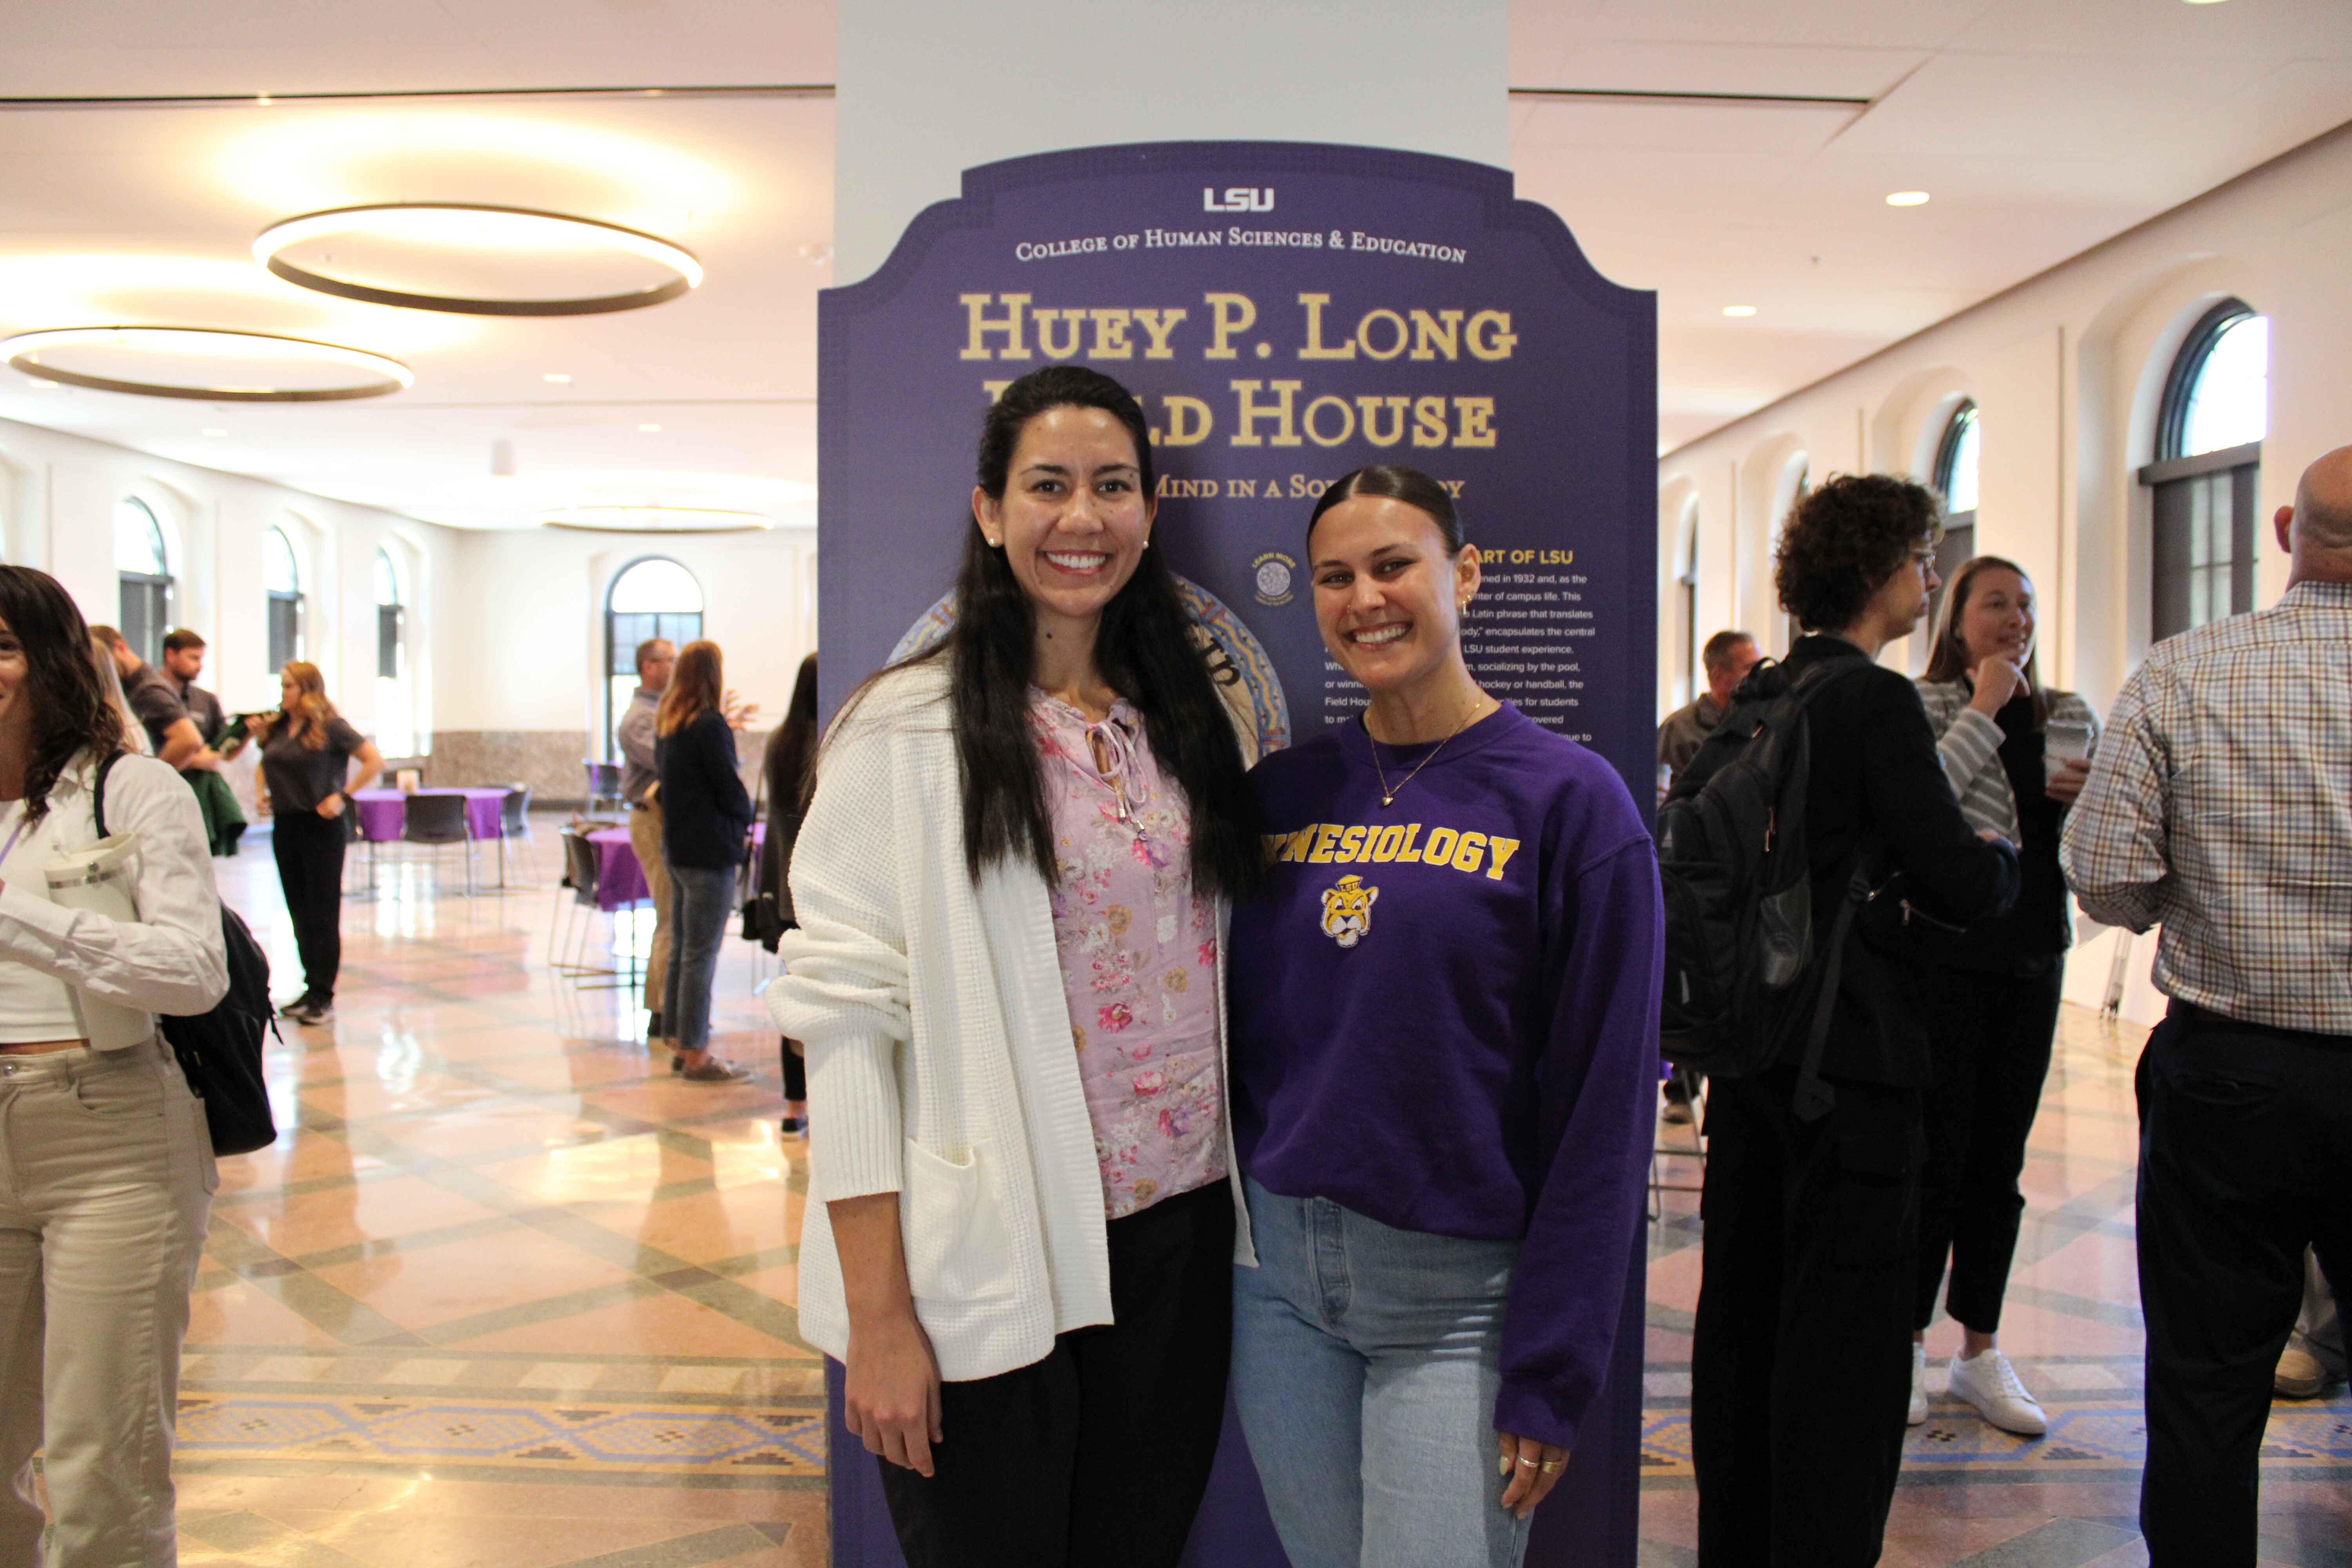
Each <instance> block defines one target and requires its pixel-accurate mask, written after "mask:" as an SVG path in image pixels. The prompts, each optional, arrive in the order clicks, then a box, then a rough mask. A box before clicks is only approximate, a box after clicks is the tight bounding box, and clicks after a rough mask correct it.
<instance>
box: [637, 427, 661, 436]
mask: <svg viewBox="0 0 2352 1568" xmlns="http://www.w3.org/2000/svg"><path fill="white" fill-rule="evenodd" d="M660 428H661V426H658V425H640V426H637V430H638V432H639V433H640V434H641V435H646V436H651V435H653V434H654V433H655V432H656V431H658V430H659V429H660Z"/></svg>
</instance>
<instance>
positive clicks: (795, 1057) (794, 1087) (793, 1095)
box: [776, 1035, 808, 1100]
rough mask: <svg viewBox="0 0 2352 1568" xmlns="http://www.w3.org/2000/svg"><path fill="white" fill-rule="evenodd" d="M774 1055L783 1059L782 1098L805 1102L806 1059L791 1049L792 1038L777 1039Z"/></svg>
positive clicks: (806, 1093) (787, 1036) (784, 1036)
mask: <svg viewBox="0 0 2352 1568" xmlns="http://www.w3.org/2000/svg"><path fill="white" fill-rule="evenodd" d="M776 1054H777V1055H778V1056H779V1057H782V1058H783V1068H784V1098H785V1099H786V1100H806V1099H807V1098H808V1059H807V1058H804V1057H803V1056H802V1055H801V1054H800V1052H798V1051H796V1050H794V1049H793V1041H792V1037H791V1036H789V1035H780V1036H778V1037H777V1038H776Z"/></svg>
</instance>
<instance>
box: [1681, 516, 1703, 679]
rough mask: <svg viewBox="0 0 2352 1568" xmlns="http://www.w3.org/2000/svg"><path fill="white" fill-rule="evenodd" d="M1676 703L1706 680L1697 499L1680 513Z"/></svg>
mask: <svg viewBox="0 0 2352 1568" xmlns="http://www.w3.org/2000/svg"><path fill="white" fill-rule="evenodd" d="M1702 640H1703V639H1702V638H1701V637H1699V635H1698V503H1697V502H1696V501H1693V502H1692V503H1691V504H1690V506H1689V507H1688V508H1686V509H1685V511H1684V513H1683V538H1682V570H1681V571H1680V572H1678V573H1676V574H1675V706H1677V707H1680V706H1681V705H1682V704H1684V703H1685V702H1688V701H1690V700H1693V699H1694V698H1696V696H1697V695H1698V692H1699V688H1700V687H1701V686H1703V685H1704V684H1705V681H1704V679H1703V678H1702V677H1701V676H1700V674H1699V668H1700V665H1701V662H1702V660H1701V658H1700V650H1699V644H1700V642H1701V641H1702Z"/></svg>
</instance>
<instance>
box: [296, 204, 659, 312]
mask: <svg viewBox="0 0 2352 1568" xmlns="http://www.w3.org/2000/svg"><path fill="white" fill-rule="evenodd" d="M389 212H432V213H450V212H463V213H496V214H499V215H502V216H508V217H524V218H536V219H539V220H541V222H546V223H560V224H565V225H569V226H573V227H577V228H585V229H593V230H596V231H598V232H599V233H602V234H604V235H609V236H615V237H623V238H625V239H626V240H628V241H629V242H631V243H629V244H628V245H626V246H625V248H626V249H629V250H632V251H634V252H635V253H636V254H637V255H639V256H643V257H645V258H646V259H648V260H651V261H655V262H657V263H659V264H660V265H662V266H666V267H667V268H670V269H671V271H672V272H673V273H675V274H676V276H674V277H672V278H671V279H669V280H668V281H667V282H664V283H659V284H656V285H655V286H653V287H651V288H648V289H629V290H626V291H625V292H623V293H619V294H592V295H584V296H581V297H579V298H576V299H568V300H495V299H476V298H471V297H468V296H465V295H459V294H417V293H412V292H409V291H407V290H405V289H379V288H376V287H374V286H373V285H372V284H366V283H356V282H353V281H352V280H351V279H344V278H331V277H329V276H328V275H326V274H325V273H322V272H312V271H310V269H308V268H302V267H297V266H296V265H295V264H294V263H292V262H290V261H289V260H287V259H286V258H285V257H284V256H283V255H282V254H281V252H283V251H284V250H285V249H286V248H287V247H289V246H290V245H292V244H294V243H296V242H297V241H298V240H301V239H306V238H308V237H310V235H311V234H312V233H317V232H330V231H332V230H333V229H334V228H335V226H336V225H335V224H334V223H333V222H332V221H331V220H337V219H348V218H350V217H352V216H354V215H356V214H362V213H389ZM289 231H290V232H289ZM273 237H275V238H273ZM253 258H254V259H255V260H256V261H258V262H260V263H261V264H262V266H264V267H266V268H268V269H269V271H270V273H271V275H272V276H274V277H277V278H280V279H284V280H285V281H287V282H289V283H291V284H293V285H295V286H296V287H297V288H300V289H311V290H313V291H315V292H317V293H320V294H332V295H334V296H335V297H336V298H338V299H342V300H360V301H361V302H362V303H364V304H370V305H392V306H396V307H399V308H402V309H405V310H443V311H447V312H450V313H453V314H457V315H464V316H596V315H604V314H606V313H608V312H610V311H614V310H644V309H645V308H646V306H648V305H662V304H667V303H668V302H669V301H670V300H675V299H677V298H678V297H679V296H680V295H682V294H686V293H688V292H690V291H691V290H692V289H695V288H697V287H698V286H699V285H700V283H701V281H702V263H701V262H700V261H699V260H698V259H697V258H696V257H695V254H694V253H693V252H692V251H690V250H688V249H687V248H686V247H684V246H682V245H679V244H677V242H676V241H674V240H667V239H664V238H663V237H661V236H659V235H657V234H648V233H646V231H645V230H644V229H640V228H631V227H629V226H627V225H625V224H617V223H606V222H605V221H604V220H603V219H602V218H593V217H581V216H577V215H575V214H572V213H559V212H549V211H547V210H545V209H543V208H539V207H510V206H499V205H494V204H491V203H487V202H366V203H362V204H361V205H357V206H348V207H327V208H324V209H322V210H320V211H318V212H309V213H299V214H297V215H296V216H292V217H289V218H281V219H279V220H278V222H276V223H274V224H271V225H270V226H268V228H265V229H263V230H262V231H261V232H260V233H259V234H257V235H256V236H255V237H254V239H253Z"/></svg>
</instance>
